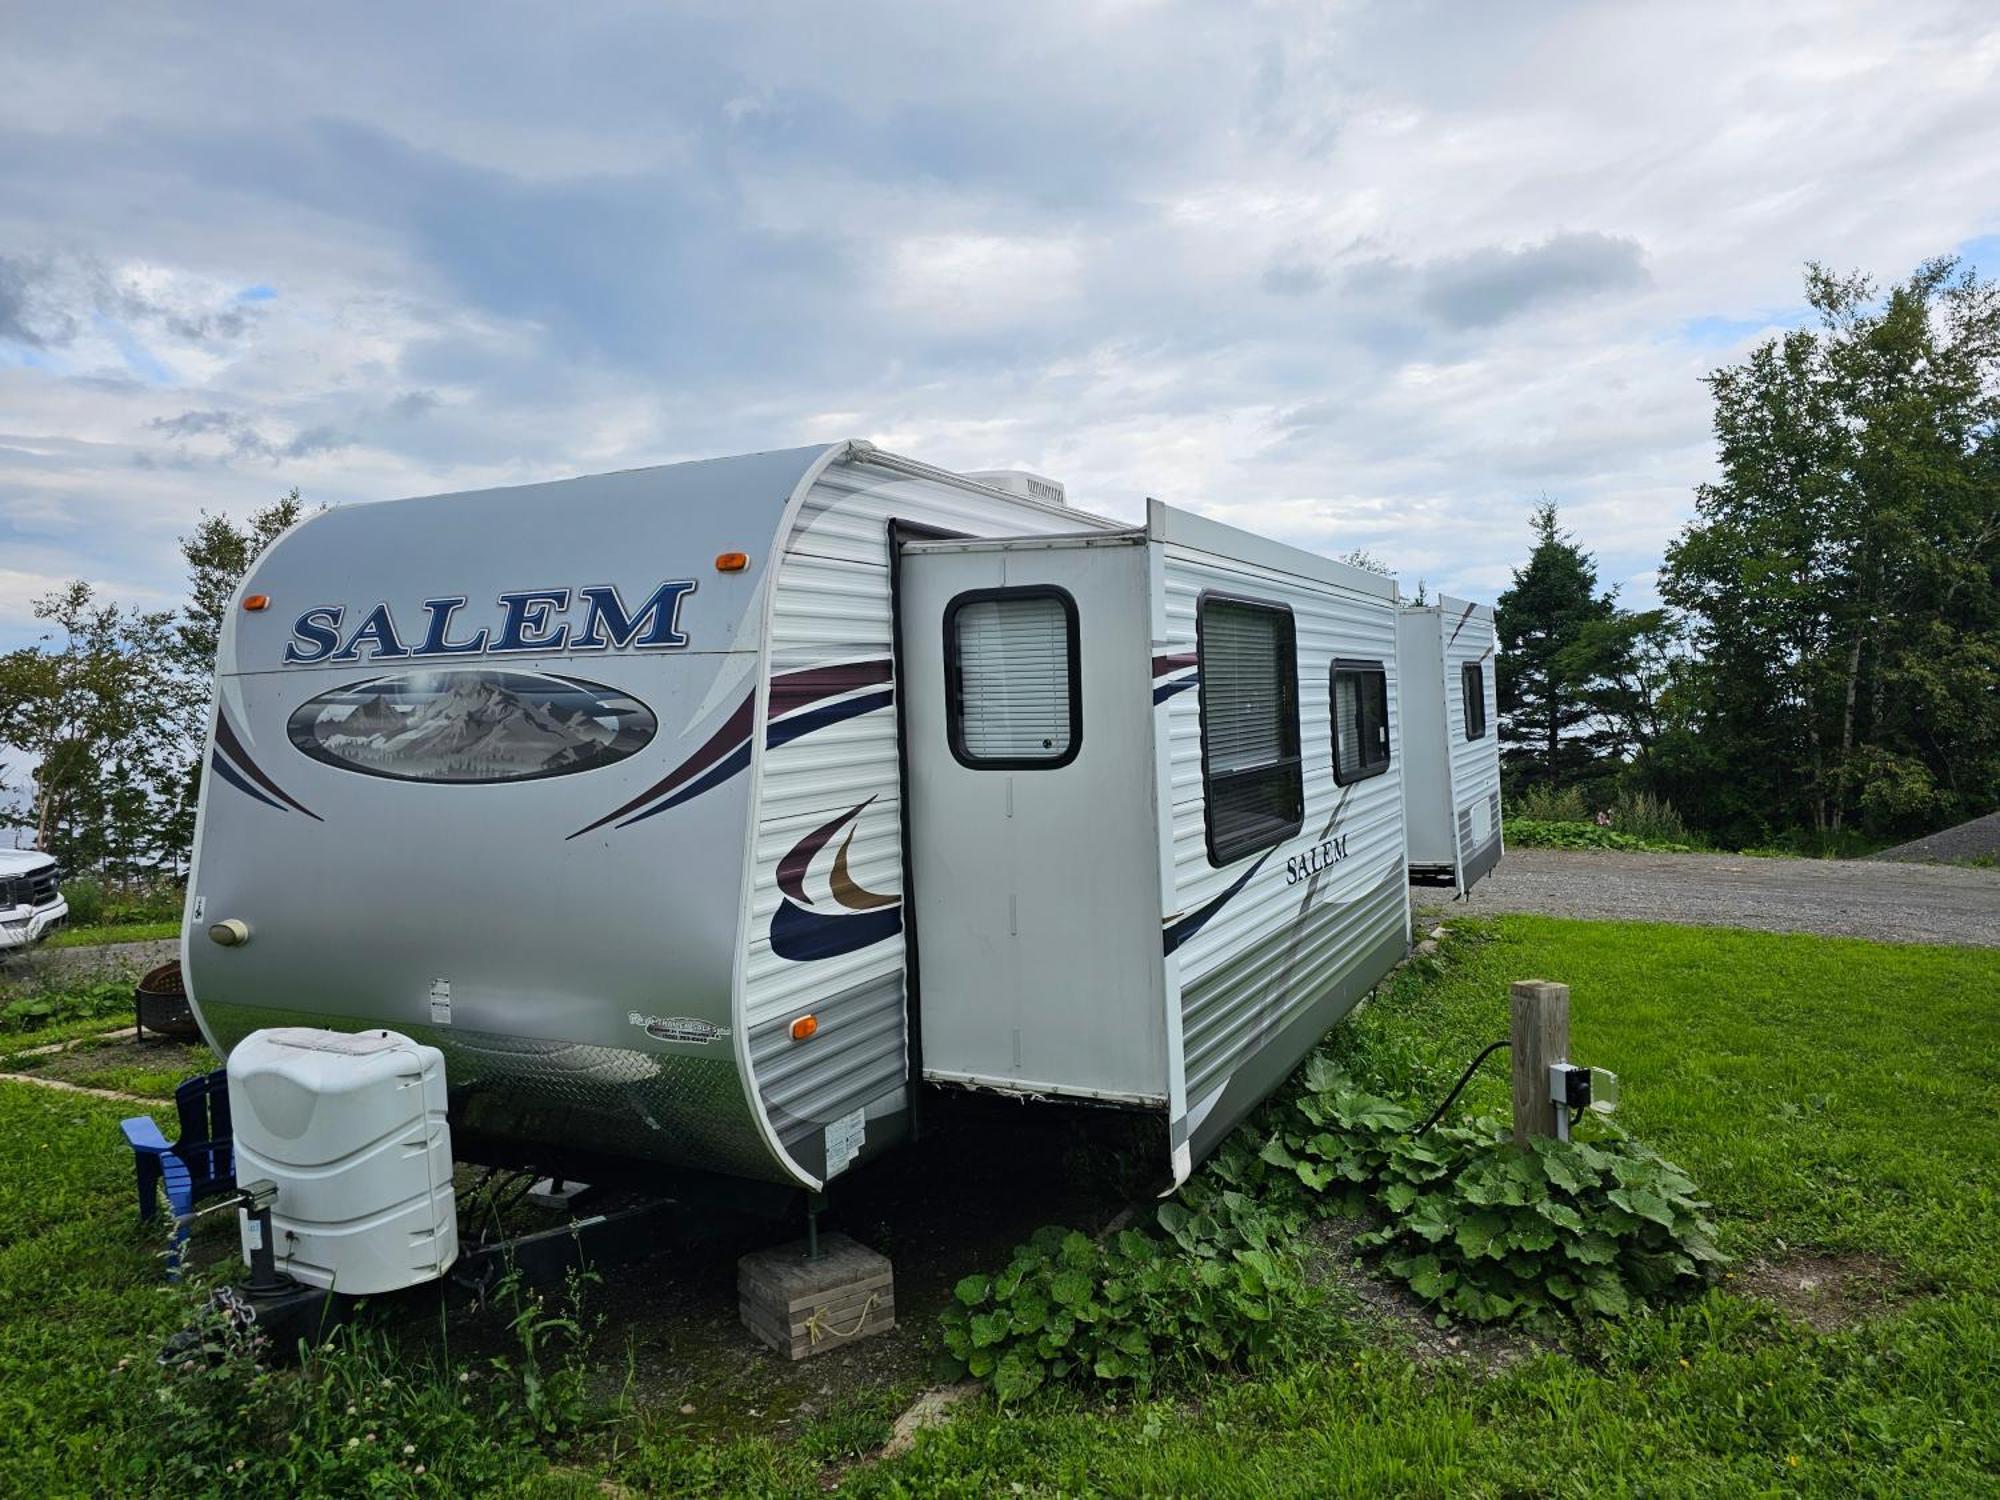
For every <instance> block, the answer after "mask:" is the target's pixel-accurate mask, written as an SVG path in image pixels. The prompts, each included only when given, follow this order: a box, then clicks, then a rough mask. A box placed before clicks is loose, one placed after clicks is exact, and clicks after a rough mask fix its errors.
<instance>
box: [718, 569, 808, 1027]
mask: <svg viewBox="0 0 2000 1500" xmlns="http://www.w3.org/2000/svg"><path fill="white" fill-rule="evenodd" d="M749 566H750V554H749V553H747V552H718V553H717V554H716V557H715V571H716V572H718V573H741V572H742V571H743V570H744V569H745V568H747V567H749ZM807 1035H811V1033H810V1032H808V1033H807Z"/></svg>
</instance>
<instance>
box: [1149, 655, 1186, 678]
mask: <svg viewBox="0 0 2000 1500" xmlns="http://www.w3.org/2000/svg"><path fill="white" fill-rule="evenodd" d="M1194 663H1195V655H1194V653H1193V652H1192V651H1183V652H1180V653H1178V654H1177V655H1174V656H1156V657H1154V658H1153V675H1154V676H1155V677H1164V676H1166V675H1167V673H1169V672H1178V671H1180V670H1181V668H1183V667H1191V666H1193V665H1194Z"/></svg>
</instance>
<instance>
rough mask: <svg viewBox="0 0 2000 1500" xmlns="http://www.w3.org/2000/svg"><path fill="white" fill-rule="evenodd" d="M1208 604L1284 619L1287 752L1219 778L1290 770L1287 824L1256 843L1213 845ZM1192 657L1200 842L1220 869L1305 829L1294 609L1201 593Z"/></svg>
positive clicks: (1248, 598) (1196, 608) (1217, 592)
mask: <svg viewBox="0 0 2000 1500" xmlns="http://www.w3.org/2000/svg"><path fill="white" fill-rule="evenodd" d="M1211 604H1226V605H1233V606H1235V607H1238V608H1247V609H1256V610H1263V611H1265V612H1267V613H1269V614H1273V615H1279V616H1282V617H1283V620H1284V632H1283V633H1284V643H1283V646H1282V648H1281V652H1282V655H1283V657H1284V658H1285V659H1287V660H1288V661H1289V662H1290V665H1291V671H1290V672H1288V673H1281V674H1280V677H1281V685H1282V687H1283V688H1284V693H1283V698H1284V707H1285V709H1286V710H1287V711H1286V712H1284V713H1282V714H1281V717H1280V730H1281V733H1280V741H1281V743H1285V744H1288V745H1289V746H1290V754H1288V755H1282V756H1280V757H1279V758H1278V759H1276V760H1274V761H1272V762H1270V763H1269V765H1266V766H1259V767H1256V768H1255V769H1253V770H1249V771H1225V772H1223V773H1222V776H1221V777H1220V778H1219V779H1220V780H1222V781H1223V782H1225V783H1226V782H1228V781H1230V780H1232V779H1236V778H1241V777H1244V776H1253V775H1259V774H1264V773H1268V772H1269V771H1270V769H1271V768H1272V767H1276V766H1290V767H1291V770H1292V784H1293V787H1294V788H1295V790H1296V791H1297V794H1298V795H1297V798H1296V801H1295V804H1294V811H1293V814H1292V817H1291V819H1290V821H1289V822H1287V823H1285V824H1284V825H1283V826H1281V827H1278V828H1277V829H1276V830H1275V831H1274V832H1272V833H1270V834H1269V835H1268V836H1259V837H1258V838H1256V839H1254V840H1250V841H1247V842H1246V841H1245V840H1244V839H1243V838H1242V837H1241V836H1240V835H1239V836H1238V838H1237V839H1236V840H1235V841H1234V842H1225V843H1224V844H1222V845H1221V846H1218V844H1217V840H1216V830H1215V785H1216V782H1217V780H1218V778H1217V777H1216V776H1215V775H1214V774H1212V773H1211V771H1210V768H1209V745H1208V731H1209V712H1208V691H1209V678H1210V675H1211V674H1210V672H1209V668H1208V659H1207V651H1206V649H1205V648H1206V646H1207V626H1208V608H1209V606H1210V605H1211ZM1194 658H1195V694H1196V697H1197V700H1198V701H1199V705H1200V718H1201V823H1202V841H1203V842H1204V843H1205V844H1206V845H1207V848H1208V862H1209V864H1210V865H1212V866H1214V867H1215V868H1216V869H1218V870H1219V869H1222V868H1223V867H1225V866H1227V865H1232V864H1235V863H1236V862H1237V861H1238V860H1241V859H1245V858H1247V857H1248V856H1250V855H1252V854H1256V853H1258V852H1260V851H1262V850H1265V849H1275V848H1276V847H1277V846H1278V845H1279V844H1282V843H1283V842H1284V841H1285V840H1286V839H1288V838H1292V837H1294V836H1296V835H1297V833H1298V832H1299V830H1300V829H1302V828H1304V827H1305V811H1306V783H1305V757H1304V753H1303V747H1302V742H1301V737H1300V729H1299V640H1298V622H1297V620H1296V619H1295V618H1294V616H1293V614H1292V607H1291V606H1290V605H1289V604H1280V603H1278V602H1276V601H1275V600H1271V599H1258V598H1254V597H1252V596H1250V595H1246V594H1232V593H1225V592H1223V591H1222V590H1219V589H1204V590H1202V592H1201V593H1200V594H1199V595H1197V596H1196V598H1195V604H1194ZM1287 724H1289V726H1290V732H1289V734H1286V733H1284V732H1283V729H1284V726H1285V725H1287Z"/></svg>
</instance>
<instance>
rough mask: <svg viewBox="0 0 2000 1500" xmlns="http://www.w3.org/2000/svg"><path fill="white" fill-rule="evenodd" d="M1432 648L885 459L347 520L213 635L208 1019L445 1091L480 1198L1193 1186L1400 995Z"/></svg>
mask: <svg viewBox="0 0 2000 1500" xmlns="http://www.w3.org/2000/svg"><path fill="white" fill-rule="evenodd" d="M1414 618H1416V617H1415V616H1414V615H1411V614H1405V613H1401V612H1400V610H1399V602H1398V599H1397V593H1396V588H1395V585H1394V583H1393V581H1392V580H1390V579H1388V578H1385V577H1380V576H1377V575H1376V574H1374V573H1371V572H1367V571H1363V570H1361V569H1357V568H1353V567H1349V566H1346V565H1344V564H1341V563H1338V562H1333V561H1330V560H1329V559H1327V558H1324V557H1321V556H1318V555H1315V554H1313V553H1309V552H1305V551H1301V550H1298V549H1295V548H1292V547H1288V546H1283V545H1280V544H1278V543H1276V542H1272V541H1268V540H1265V539H1263V538H1261V537H1258V536H1254V535H1251V534H1249V533H1247V532H1244V531H1239V530H1236V529H1234V528H1231V527H1228V526H1225V525H1221V524H1219V523H1217V522H1215V521H1212V520H1208V519H1204V518H1203V517H1201V516H1198V515H1194V514H1191V513H1189V512H1187V511H1183V510H1177V509H1174V508H1173V507H1170V506H1167V505H1163V504H1160V503H1158V502H1149V503H1148V506H1147V512H1146V517H1145V521H1144V523H1143V524H1138V525H1134V524H1128V523H1120V522H1116V521H1110V520H1105V519H1102V518H1099V517H1096V516H1091V515H1086V514H1084V513H1082V512H1080V511H1077V510H1072V509H1070V508H1069V507H1068V505H1067V504H1066V503H1065V496H1064V493H1063V490H1062V487H1061V486H1060V485H1057V484H1054V483H1052V482H1051V481H1048V480H1045V479H1042V478H1040V477H1038V476H1034V475H1027V474H1019V473H991V474H970V475H960V474H952V473H947V472H945V471H943V470H940V469H935V468H932V467H929V466H927V465H925V464H921V463H916V462H913V461H911V460H909V459H905V458H900V457H897V456H894V455H892V454H889V453H886V452H883V451H881V450H879V449H877V448H875V447H874V446H872V445H870V444H868V443H865V442H842V443H836V444H833V445H831V446H825V447H813V448H801V449H794V450H790V451H786V452H772V453H758V454H751V455H746V456H742V457H736V458H724V459H716V460H711V461H706V462H698V463H684V464H676V465H673V466H670V467H664V468H654V469H643V470H635V471H631V472H626V473H618V474H608V475H602V476H598V477H594V478H583V479H572V480H565V481H561V482H557V483H549V484H533V485H525V486H520V487H516V488H508V489H498V490H487V491H480V492H473V493H465V494H453V495H442V496H436V497H431V498H424V499H412V500H403V501H393V502H388V503H383V504H372V505H357V506H349V507H343V508H340V509H335V510H329V511H325V512H322V513H319V514H317V515H314V516H311V517H308V518H307V519H306V520H304V521H302V522H300V523H299V525H298V526H296V527H295V528H293V529H292V530H291V531H289V532H288V533H286V534H285V535H284V536H283V537H282V538H281V539H280V540H279V541H278V542H276V543H275V544H274V545H273V546H272V547H270V548H269V549H268V550H267V551H266V552H265V553H264V554H263V555H262V556H261V557H260V558H259V559H258V560H257V562H256V564H255V566H254V567H253V568H252V570H251V572H250V574H249V576H248V577H247V578H246V579H245V581H244V583H243V585H242V587H241V589H240V591H239V593H238V594H237V596H236V599H235V601H234V603H233V606H232V608H231V609H230V611H229V617H228V621H227V623H226V625H225V627H224V629H223V633H222V643H221V656H220V661H219V665H218V678H217V681H218V690H217V695H216V706H215V715H214V729H213V742H212V745H211V747H210V753H209V756H208V761H207V766H206V772H205V780H204V784H203V789H202V799H201V813H200V822H199V827H198V832H197V838H196V850H195V857H194V865H193V872H192V878H191V880H190V883H189V896H188V899H189V911H188V916H189V921H188V924H187V934H188V935H187V937H186V938H185V939H184V944H185V948H184V958H185V968H186V973H187V976H188V980H189V988H190V990H191V993H192V996H193V1001H194V1005H195V1009H196V1011H197V1013H198V1014H199V1017H200V1020H201V1025H202V1028H203V1030H204V1032H205V1034H206V1035H207V1037H208V1039H209V1041H210V1043H211V1044H212V1045H213V1046H214V1047H215V1048H216V1049H217V1050H218V1051H219V1052H221V1053H224V1054H227V1053H229V1052H230V1051H231V1050H232V1049H234V1048H235V1047H237V1046H238V1044H239V1043H241V1042H242V1041H243V1040H244V1038H245V1037H247V1036H249V1035H250V1034H251V1033H253V1032H257V1031H259V1030H264V1029H267V1028H286V1027H315V1028H328V1029H331V1030H334V1031H340V1032H358V1031H364V1030H373V1029H382V1030H386V1031H389V1032H391V1033H393V1034H400V1038H407V1039H408V1042H409V1044H410V1045H413V1046H414V1047H415V1048H417V1049H419V1051H421V1052H422V1055H424V1056H428V1055H429V1053H428V1052H427V1051H424V1050H423V1049H429V1048H435V1049H436V1050H437V1053H438V1054H439V1056H440V1058H441V1061H442V1066H443V1074H444V1089H445V1096H446V1098H447V1100H448V1114H449V1122H450V1123H449V1128H450V1134H451V1141H452V1149H453V1153H454V1154H456V1155H457V1156H458V1157H459V1158H460V1159H465V1160H482V1161H489V1162H503V1163H507V1164H510V1165H523V1166H529V1165H531V1166H535V1167H538V1168H540V1169H541V1170H543V1171H549V1172H556V1173H560V1172H561V1171H563V1170H564V1167H565V1164H566V1163H575V1162H579V1161H588V1160H592V1159H595V1160H602V1159H605V1158H616V1159H618V1160H620V1161H623V1162H628V1163H630V1162H638V1163H650V1164H655V1165H654V1166H653V1167H652V1168H651V1170H654V1171H656V1172H657V1171H663V1170H667V1169H692V1170H695V1171H700V1172H706V1173H717V1174H723V1175H726V1176H732V1177H737V1178H749V1179H760V1180H763V1181H767V1182H775V1183H779V1184H786V1185H791V1186H796V1187H799V1188H804V1189H809V1190H818V1189H820V1188H822V1187H824V1186H825V1185H826V1184H827V1183H828V1182H829V1181H831V1180H833V1179H837V1178H838V1177H839V1176H840V1175H841V1174H842V1173H844V1172H846V1171H849V1170H850V1169H851V1168H853V1167H854V1166H855V1164H856V1163H858V1162H862V1161H866V1160H867V1159H869V1158H870V1157H873V1156H874V1155H876V1154H877V1153H879V1152H882V1151H883V1150H885V1149H887V1148H889V1147H890V1146H892V1145H894V1144H895V1143H896V1142H897V1141H898V1140H899V1139H901V1138H903V1137H904V1136H905V1135H906V1134H907V1133H908V1131H909V1129H910V1123H911V1117H912V1107H913V1103H914V1100H915V1098H916V1091H917V1090H918V1089H919V1087H920V1086H925V1085H929V1086H936V1087H944V1088H955V1089H969V1090H983V1091H991V1092H994V1093H998V1094H1003V1095H1011V1096H1016V1097H1019V1098H1021V1099H1024V1100H1070V1101H1082V1102H1086V1103H1090V1104H1093V1105H1100V1106H1107V1107H1115V1108H1119V1109H1124V1110H1129V1111H1137V1112H1141V1113H1142V1114H1143V1115H1145V1116H1149V1117H1151V1118H1152V1119H1153V1120H1154V1121H1156V1122H1157V1126H1158V1140H1159V1145H1160V1152H1161V1155H1160V1158H1159V1160H1160V1164H1161V1168H1162V1175H1163V1176H1169V1177H1171V1179H1172V1180H1173V1181H1175V1182H1178V1181H1180V1180H1182V1179H1184V1178H1185V1177H1186V1176H1187V1175H1188V1173H1189V1172H1190V1171H1191V1170H1192V1168H1193V1165H1194V1163H1195V1162H1197V1161H1198V1160H1199V1159H1200V1158H1201V1157H1202V1156H1203V1155H1204V1153H1206V1152H1207V1151H1208V1150H1209V1149H1210V1148H1211V1147H1213V1146H1214V1144H1215V1143H1216V1142H1217V1141H1218V1140H1219V1139H1220V1138H1221V1136H1222V1135H1223V1134H1224V1133H1225V1132H1226V1131H1227V1130H1228V1129H1229V1128H1230V1126H1231V1125H1233V1124H1234V1123H1235V1122H1236V1121H1237V1120H1239V1119H1240V1118H1241V1117H1242V1116H1243V1115H1244V1114H1245V1113H1246V1112H1247V1111H1248V1110H1249V1109H1250V1108H1251V1107H1252V1106H1254V1105H1255V1104H1256V1103H1257V1102H1258V1101H1259V1100H1261V1099H1262V1098H1263V1097H1264V1096H1265V1095H1266V1094H1267V1093H1268V1092H1269V1091H1270V1090H1271V1089H1272V1088H1273V1087H1274V1086H1275V1085H1276V1084H1277V1083H1278V1082H1279V1081H1280V1080H1281V1079H1282V1078H1283V1077H1284V1076H1285V1075H1286V1074H1287V1073H1288V1072H1289V1071H1290V1070H1291V1069H1292V1068H1293V1067H1294V1066H1295V1065H1296V1064H1297V1063H1298V1062H1299V1060H1300V1059H1301V1058H1302V1057H1303V1056H1304V1055H1305V1053H1306V1052H1307V1051H1308V1049H1310V1048H1311V1046H1312V1045H1313V1044H1314V1042H1316V1041H1317V1040H1318V1038H1319V1037H1320V1035H1321V1034H1322V1033H1323V1032H1324V1031H1325V1030H1326V1029H1327V1028H1328V1027H1329V1026H1330V1025H1331V1024H1332V1023H1333V1022H1334V1021H1336V1020H1337V1019H1338V1018H1339V1017H1340V1016H1341V1015H1343V1014H1344V1013H1345V1012H1346V1011H1347V1010H1348V1009H1349V1008H1350V1007H1351V1006H1353V1005H1354V1003H1355V1002H1356V1000H1357V999H1359V998H1360V996H1361V995H1362V994H1364V993H1365V992H1366V991H1367V990H1368V988H1369V987H1370V986H1371V985H1373V984H1374V983H1375V982H1376V981H1377V980H1379V979H1380V978H1381V977H1382V976H1383V974H1384V973H1386V972H1387V971H1388V970H1389V968H1390V967H1391V966H1392V965H1393V964H1395V963H1396V962H1397V960H1398V959H1400V958H1401V957H1402V955H1403V954H1404V952H1405V951H1406V948H1407V943H1408V932H1409V903H1408V892H1407V887H1406V883H1405V866H1406V862H1407V859H1408V854H1407V851H1406V847H1405V840H1404V833H1403V828H1404V818H1405V812H1404V784H1403V777H1404V772H1405V768H1406V764H1407V763H1408V762H1409V760H1410V759H1412V755H1411V751H1410V749H1409V746H1408V738H1409V734H1408V729H1407V726H1405V725H1404V724H1403V723H1402V722H1401V721H1400V716H1401V714H1402V712H1403V693H1402V689H1401V683H1400V680H1399V679H1400V675H1401V671H1402V668H1401V667H1400V665H1399V651H1398V628H1399V623H1402V622H1407V621H1410V620H1413V619H1414ZM1487 620H1488V624H1487V627H1486V634H1485V639H1486V640H1487V641H1488V642H1490V640H1491V629H1490V615H1489V616H1488V617H1487ZM1451 649H1453V650H1457V649H1458V648H1457V647H1456V646H1454V647H1453V648H1451ZM1489 650H1490V647H1489ZM1452 660H1453V661H1456V660H1457V657H1456V656H1453V657H1452ZM1452 681H1453V683H1456V681H1457V678H1456V677H1455V676H1454V677H1453V678H1452ZM1481 816H1482V817H1487V816H1490V815H1489V814H1485V813H1482V815H1481ZM1490 826H1491V825H1490V824H1488V823H1485V822H1482V823H1481V824H1480V825H1479V827H1480V828H1482V829H1484V828H1488V827H1490ZM1496 847H1497V846H1496ZM398 1045H402V1042H401V1041H400V1040H399V1041H398ZM287 1055H290V1054H287ZM413 1055H415V1054H413ZM300 1066H301V1067H303V1064H300ZM312 1066H313V1068H314V1069H321V1070H323V1069H324V1068H325V1067H326V1066H330V1064H325V1063H324V1062H323V1061H315V1062H314V1063H313V1064H312ZM427 1066H428V1065H427ZM298 1076H301V1077H303V1076H307V1075H306V1073H304V1072H300V1073H299V1075H298ZM314 1076H317V1075H314ZM413 1076H414V1075H413ZM426 1076H428V1075H426ZM260 1087H262V1085H260ZM271 1088H272V1089H276V1090H277V1092H275V1093H271V1094H270V1097H271V1098H273V1099H276V1098H278V1097H279V1094H281V1093H284V1091H285V1089H288V1088H290V1085H285V1086H284V1088H280V1087H279V1086H278V1085H272V1086H271ZM285 1097H286V1098H287V1099H289V1097H290V1096H289V1094H285ZM287 1107H289V1106H287Z"/></svg>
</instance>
